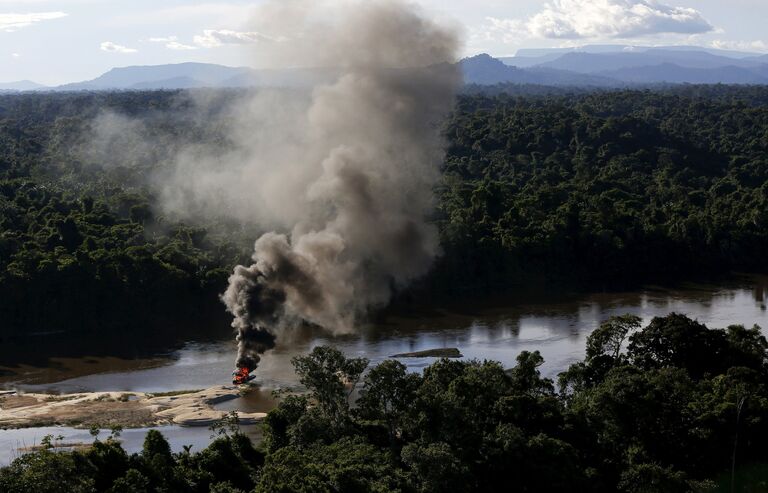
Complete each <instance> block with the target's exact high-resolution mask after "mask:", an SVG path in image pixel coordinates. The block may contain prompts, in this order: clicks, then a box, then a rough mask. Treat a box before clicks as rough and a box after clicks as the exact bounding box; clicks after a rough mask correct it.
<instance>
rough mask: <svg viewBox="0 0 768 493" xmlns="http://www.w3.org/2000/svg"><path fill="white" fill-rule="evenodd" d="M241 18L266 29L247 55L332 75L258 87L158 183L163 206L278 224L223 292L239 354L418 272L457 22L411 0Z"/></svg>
mask: <svg viewBox="0 0 768 493" xmlns="http://www.w3.org/2000/svg"><path fill="white" fill-rule="evenodd" d="M252 24H253V25H252V26H250V27H251V29H249V31H253V32H259V33H261V34H263V35H264V39H268V40H272V41H265V42H264V43H263V44H261V45H258V46H257V47H256V48H255V49H254V57H256V59H257V60H258V61H260V62H265V63H270V64H273V65H274V64H278V63H279V64H282V65H285V66H303V67H306V66H312V65H314V66H316V67H333V68H334V70H335V71H336V73H337V75H336V76H335V78H334V79H335V80H334V81H333V82H330V83H327V84H323V85H319V86H317V87H315V88H313V89H312V90H311V92H310V93H309V94H308V95H306V96H301V95H298V94H294V93H292V92H286V91H283V92H280V91H260V92H259V93H258V94H257V95H256V96H254V97H253V98H252V99H251V100H250V101H248V103H247V104H243V105H242V106H241V108H240V109H239V110H238V112H239V114H238V115H237V116H236V117H235V118H234V120H233V121H235V122H237V123H238V125H237V126H236V128H233V132H232V134H231V135H230V138H231V139H232V142H233V143H234V144H235V146H234V147H235V148H234V149H233V150H232V151H231V155H227V156H215V157H214V156H211V157H210V158H209V160H214V161H215V162H214V163H210V162H207V163H201V162H200V160H199V159H193V157H192V156H190V155H187V156H181V157H180V158H179V165H178V167H177V168H176V174H175V176H174V177H173V178H174V179H173V180H171V183H172V185H169V186H168V188H167V189H166V190H165V197H166V199H167V203H169V204H174V206H175V207H179V208H188V204H187V202H193V203H197V204H200V203H201V201H202V203H204V204H205V206H206V207H223V208H224V209H226V210H228V211H230V213H231V214H234V215H235V216H237V217H242V216H243V215H248V214H252V215H254V216H257V217H259V221H260V223H262V224H265V223H266V224H270V225H271V226H274V227H275V228H277V229H278V230H279V231H282V232H270V233H266V234H264V235H263V236H261V237H260V238H259V239H258V240H257V241H256V243H255V248H254V253H253V257H252V258H253V263H252V264H251V265H249V266H237V267H236V268H235V269H234V273H233V274H232V275H231V277H230V278H229V287H228V289H227V290H226V292H225V293H224V294H223V295H222V300H223V302H224V303H225V304H226V306H227V309H228V310H229V311H230V312H231V313H232V315H233V316H234V321H233V323H232V325H233V327H234V328H235V329H236V331H237V340H238V346H239V347H238V349H239V354H238V360H237V365H238V366H239V367H248V368H250V369H253V368H254V367H255V366H256V365H257V364H258V361H259V355H260V354H261V353H263V352H264V351H266V350H268V349H270V348H272V347H273V346H274V344H275V341H276V338H277V337H278V336H279V335H280V334H281V332H283V331H285V330H288V329H289V328H291V327H295V326H296V325H298V324H305V323H308V324H312V325H316V326H320V327H323V328H325V329H326V330H329V331H332V332H333V333H348V332H350V331H352V330H353V329H354V327H355V325H356V323H358V322H359V321H360V319H361V317H363V316H365V314H366V313H367V312H368V311H369V310H371V309H372V308H376V307H381V306H383V305H385V304H386V303H387V302H388V301H389V300H390V297H391V295H392V292H393V290H396V289H398V288H401V287H403V286H405V285H407V284H408V283H409V282H410V281H412V280H414V279H415V278H418V277H419V276H422V275H424V274H425V273H426V271H427V269H428V268H429V267H430V265H431V262H432V260H433V258H434V257H435V255H436V254H437V251H438V238H437V232H436V229H435V227H434V226H433V225H432V224H430V223H429V222H428V217H429V216H430V214H431V212H432V210H433V195H432V189H433V187H434V185H435V183H436V180H437V179H438V167H439V163H440V161H441V158H442V141H441V139H440V136H439V124H440V121H441V119H442V118H443V117H444V116H445V114H446V113H447V112H448V111H450V109H451V105H452V102H453V99H454V95H455V89H456V87H457V84H458V82H459V80H460V75H459V74H458V71H457V68H456V66H455V65H454V64H452V62H454V61H455V59H456V55H457V49H458V45H459V43H458V37H457V35H456V32H455V30H454V29H452V28H451V27H446V26H443V25H440V24H439V23H437V22H435V21H432V20H429V19H427V18H426V17H424V15H423V14H422V13H421V12H420V11H419V10H418V9H417V8H416V7H414V6H412V5H410V4H404V3H399V2H396V1H384V0H373V1H362V0H360V1H347V2H342V3H339V2H333V3H329V2H322V1H317V0H315V1H312V2H308V1H286V0H281V1H279V2H272V3H269V4H267V5H266V6H265V7H263V8H261V9H259V10H258V11H257V13H256V15H255V16H254V20H253V22H252ZM191 154H192V155H194V156H198V157H199V155H200V154H199V153H198V152H194V153H191ZM180 191H183V193H181V192H180ZM233 211H234V212H233Z"/></svg>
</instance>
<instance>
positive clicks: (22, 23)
mask: <svg viewBox="0 0 768 493" xmlns="http://www.w3.org/2000/svg"><path fill="white" fill-rule="evenodd" d="M66 16H67V14H65V13H64V12H34V13H29V14H13V13H10V14H3V13H0V31H5V32H9V33H10V32H13V31H18V30H19V29H22V28H24V27H28V26H31V25H32V24H35V23H36V22H40V21H47V20H52V19H60V18H61V17H66Z"/></svg>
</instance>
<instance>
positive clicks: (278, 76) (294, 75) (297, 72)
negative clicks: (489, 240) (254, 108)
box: [219, 68, 338, 87]
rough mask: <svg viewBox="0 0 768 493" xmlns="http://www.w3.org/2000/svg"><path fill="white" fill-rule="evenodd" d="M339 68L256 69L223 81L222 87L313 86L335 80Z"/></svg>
mask: <svg viewBox="0 0 768 493" xmlns="http://www.w3.org/2000/svg"><path fill="white" fill-rule="evenodd" d="M337 75H338V70H336V69H332V68H293V69H284V70H254V69H249V70H248V71H247V72H243V73H241V74H238V75H235V76H234V77H231V78H229V79H227V80H225V81H222V82H221V83H220V84H219V86H220V87H312V86H315V85H318V84H322V83H329V82H333V81H334V80H335V78H336V76H337Z"/></svg>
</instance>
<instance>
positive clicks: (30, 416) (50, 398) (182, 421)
mask: <svg viewBox="0 0 768 493" xmlns="http://www.w3.org/2000/svg"><path fill="white" fill-rule="evenodd" d="M242 390H243V389H241V388H240V387H237V386H232V385H220V386H215V387H210V388H207V389H203V390H195V391H189V392H178V393H177V392H171V393H167V394H162V393H157V394H153V393H149V392H78V393H72V394H61V395H52V394H43V393H26V392H20V391H15V392H5V393H3V394H2V395H0V429H9V428H33V427H41V426H70V427H73V428H84V429H85V428H90V427H92V426H98V427H100V428H111V427H114V426H121V427H123V428H144V427H151V426H162V425H171V424H176V425H181V426H210V425H212V424H214V423H216V422H217V421H219V420H221V418H222V416H223V415H226V414H227V412H226V411H222V410H217V409H215V408H214V406H216V405H217V404H221V403H223V402H227V401H230V400H233V399H237V398H239V397H241V395H242V394H241V391H242ZM158 394H159V395H158ZM266 415H267V413H265V412H238V419H239V422H240V424H242V425H251V424H256V423H258V422H260V421H261V420H263V419H264V418H265V417H266Z"/></svg>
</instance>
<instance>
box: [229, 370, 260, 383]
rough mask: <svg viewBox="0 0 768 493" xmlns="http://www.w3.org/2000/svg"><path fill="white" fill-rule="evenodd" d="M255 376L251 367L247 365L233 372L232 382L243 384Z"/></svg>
mask: <svg viewBox="0 0 768 493" xmlns="http://www.w3.org/2000/svg"><path fill="white" fill-rule="evenodd" d="M254 378H256V377H254V376H253V375H251V369H250V368H248V367H247V366H243V367H241V368H238V369H237V370H235V371H233V372H232V383H233V384H234V385H242V384H244V383H248V382H250V381H251V380H253V379H254Z"/></svg>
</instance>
